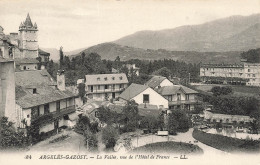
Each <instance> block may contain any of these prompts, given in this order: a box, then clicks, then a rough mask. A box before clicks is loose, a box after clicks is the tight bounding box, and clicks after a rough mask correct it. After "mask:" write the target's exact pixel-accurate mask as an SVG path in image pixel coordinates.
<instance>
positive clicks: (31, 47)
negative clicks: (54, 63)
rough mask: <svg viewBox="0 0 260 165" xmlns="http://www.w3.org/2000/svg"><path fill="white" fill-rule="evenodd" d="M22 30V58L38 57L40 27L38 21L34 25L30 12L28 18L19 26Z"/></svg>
mask: <svg viewBox="0 0 260 165" xmlns="http://www.w3.org/2000/svg"><path fill="white" fill-rule="evenodd" d="M19 31H20V38H21V43H20V46H19V47H20V49H21V52H22V54H21V58H37V57H38V48H39V45H38V34H37V33H38V27H37V25H36V23H35V24H34V25H33V24H32V21H31V18H30V15H29V13H28V15H27V17H26V20H25V21H24V22H22V23H21V25H20V26H19Z"/></svg>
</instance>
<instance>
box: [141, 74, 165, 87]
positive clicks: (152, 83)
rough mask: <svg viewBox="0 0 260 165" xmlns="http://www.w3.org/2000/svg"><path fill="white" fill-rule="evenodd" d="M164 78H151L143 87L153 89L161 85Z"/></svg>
mask: <svg viewBox="0 0 260 165" xmlns="http://www.w3.org/2000/svg"><path fill="white" fill-rule="evenodd" d="M165 79H166V77H163V76H153V77H152V78H151V79H150V80H148V81H147V82H146V83H145V85H148V86H149V87H151V88H155V87H157V86H158V85H160V84H161V82H162V81H163V80H165Z"/></svg>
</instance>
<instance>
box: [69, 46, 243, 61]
mask: <svg viewBox="0 0 260 165" xmlns="http://www.w3.org/2000/svg"><path fill="white" fill-rule="evenodd" d="M82 52H85V53H86V54H90V53H94V52H95V53H98V54H99V55H100V56H101V57H102V59H109V60H114V59H115V58H116V57H117V56H119V57H120V59H121V60H129V59H141V60H142V59H143V60H160V59H164V58H165V59H174V60H179V61H184V62H188V63H200V62H202V63H240V53H241V52H238V51H232V52H195V51H169V50H164V49H159V50H152V49H147V50H145V49H141V48H133V47H129V46H121V45H117V44H115V43H103V44H99V45H95V46H92V47H89V48H87V49H85V50H84V51H82ZM82 52H81V53H82ZM81 53H78V54H76V55H74V56H78V55H80V54H81ZM71 57H73V56H71Z"/></svg>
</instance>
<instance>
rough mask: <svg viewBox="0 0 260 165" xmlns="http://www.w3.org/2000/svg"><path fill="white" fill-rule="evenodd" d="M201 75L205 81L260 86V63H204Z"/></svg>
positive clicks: (201, 67)
mask: <svg viewBox="0 0 260 165" xmlns="http://www.w3.org/2000/svg"><path fill="white" fill-rule="evenodd" d="M200 77H201V80H202V81H203V82H205V83H214V84H215V83H218V84H234V85H236V84H239V85H248V86H260V63H250V62H246V61H243V63H242V64H203V65H201V66H200Z"/></svg>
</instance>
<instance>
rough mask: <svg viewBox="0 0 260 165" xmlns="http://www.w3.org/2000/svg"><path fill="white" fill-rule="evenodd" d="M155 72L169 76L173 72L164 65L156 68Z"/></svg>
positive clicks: (155, 73)
mask: <svg viewBox="0 0 260 165" xmlns="http://www.w3.org/2000/svg"><path fill="white" fill-rule="evenodd" d="M153 74H154V75H158V76H163V77H166V78H168V77H170V76H171V74H172V73H171V71H170V70H169V69H168V68H166V67H163V68H160V69H158V70H156V71H155V72H153Z"/></svg>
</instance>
